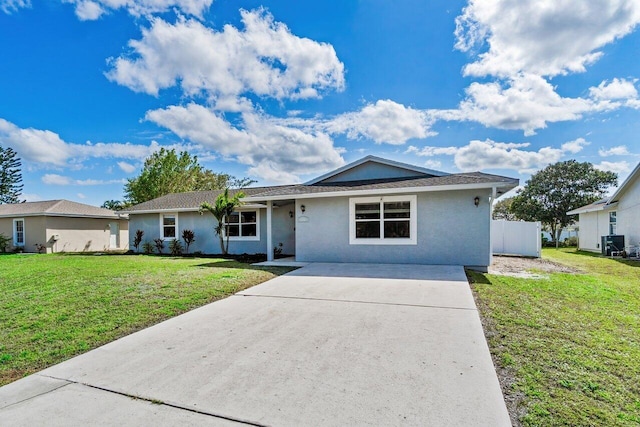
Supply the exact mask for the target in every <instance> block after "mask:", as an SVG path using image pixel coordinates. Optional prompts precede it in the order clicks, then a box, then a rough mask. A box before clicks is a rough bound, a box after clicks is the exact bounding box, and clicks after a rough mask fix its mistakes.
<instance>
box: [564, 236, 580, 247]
mask: <svg viewBox="0 0 640 427" xmlns="http://www.w3.org/2000/svg"><path fill="white" fill-rule="evenodd" d="M564 244H565V246H578V238H577V237H576V236H571V237H567V238H566V239H564Z"/></svg>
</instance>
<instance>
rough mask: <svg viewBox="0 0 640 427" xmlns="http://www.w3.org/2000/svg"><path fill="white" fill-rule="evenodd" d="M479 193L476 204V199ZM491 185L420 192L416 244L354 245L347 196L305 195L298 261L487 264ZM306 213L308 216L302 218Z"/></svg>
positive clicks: (298, 229)
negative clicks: (475, 188)
mask: <svg viewBox="0 0 640 427" xmlns="http://www.w3.org/2000/svg"><path fill="white" fill-rule="evenodd" d="M476 196H479V197H480V199H481V201H480V205H479V206H478V207H476V206H475V205H474V202H473V199H474V198H475V197H476ZM489 196H490V191H489V190H464V191H450V192H444V191H443V192H429V193H418V194H417V212H416V213H417V230H416V231H417V242H416V244H415V245H362V244H358V245H350V244H349V197H337V198H331V199H326V198H323V199H320V198H319V199H304V200H303V201H298V202H297V203H296V212H297V213H300V205H302V204H304V205H305V213H304V214H302V215H298V217H297V221H296V260H297V261H303V262H373V263H380V262H383V263H405V264H449V265H465V266H473V267H480V268H481V269H483V268H486V267H487V266H488V265H489V264H490V259H491V246H490V227H491V225H490V203H489ZM303 217H306V219H304V218H303Z"/></svg>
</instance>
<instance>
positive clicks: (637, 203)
mask: <svg viewBox="0 0 640 427" xmlns="http://www.w3.org/2000/svg"><path fill="white" fill-rule="evenodd" d="M567 214H569V215H579V219H578V247H579V248H580V249H583V250H587V251H597V252H600V251H601V250H602V245H601V241H602V237H603V236H613V235H622V236H624V242H625V243H624V244H625V246H638V245H640V163H639V164H638V165H637V166H636V167H635V169H634V170H633V172H631V175H629V177H628V178H627V179H626V180H625V181H624V182H623V183H622V185H620V187H618V189H617V190H616V192H615V193H614V194H613V195H612V196H611V197H609V198H607V199H602V200H598V201H597V202H595V203H592V204H590V205H587V206H583V207H581V208H578V209H574V210H572V211H570V212H567Z"/></svg>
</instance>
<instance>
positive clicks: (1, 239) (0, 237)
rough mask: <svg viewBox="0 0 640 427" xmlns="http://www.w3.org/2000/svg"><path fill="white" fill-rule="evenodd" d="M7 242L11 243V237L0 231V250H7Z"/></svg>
mask: <svg viewBox="0 0 640 427" xmlns="http://www.w3.org/2000/svg"><path fill="white" fill-rule="evenodd" d="M9 243H11V237H7V236H5V235H4V234H2V233H0V252H7V248H8V247H9Z"/></svg>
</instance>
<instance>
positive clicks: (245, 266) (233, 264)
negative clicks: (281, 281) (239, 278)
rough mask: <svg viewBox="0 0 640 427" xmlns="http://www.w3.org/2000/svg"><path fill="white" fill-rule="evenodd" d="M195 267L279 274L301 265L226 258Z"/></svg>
mask: <svg viewBox="0 0 640 427" xmlns="http://www.w3.org/2000/svg"><path fill="white" fill-rule="evenodd" d="M193 267H204V268H235V269H241V270H256V271H268V272H269V273H273V274H276V275H278V276H280V275H282V274H286V273H289V272H290V271H293V270H297V269H298V268H299V267H285V266H282V267H276V266H268V267H267V266H260V265H253V264H249V263H246V262H240V261H235V260H231V259H225V260H223V261H218V262H206V263H204V264H196V265H194V266H193Z"/></svg>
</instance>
